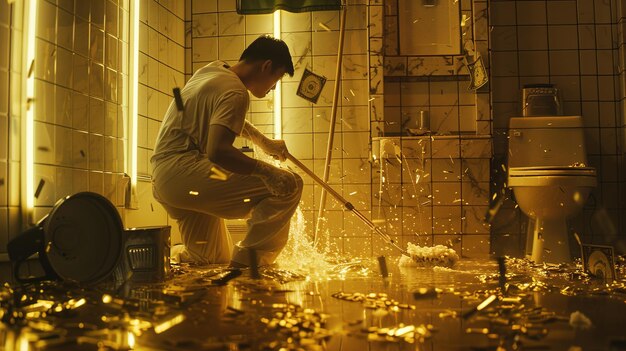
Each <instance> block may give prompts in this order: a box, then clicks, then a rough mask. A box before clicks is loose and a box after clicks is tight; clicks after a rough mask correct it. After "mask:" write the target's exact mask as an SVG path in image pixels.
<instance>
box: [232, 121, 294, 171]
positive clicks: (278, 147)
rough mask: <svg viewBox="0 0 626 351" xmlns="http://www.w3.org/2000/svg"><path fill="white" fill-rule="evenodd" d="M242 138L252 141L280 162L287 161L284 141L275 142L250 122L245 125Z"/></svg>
mask: <svg viewBox="0 0 626 351" xmlns="http://www.w3.org/2000/svg"><path fill="white" fill-rule="evenodd" d="M241 136H243V137H244V138H247V139H250V140H251V141H252V142H253V143H254V144H255V145H257V146H258V147H260V148H261V150H263V151H265V152H266V153H267V154H269V155H271V156H273V157H274V158H275V159H277V160H280V162H284V161H285V160H286V159H287V154H288V151H287V145H285V141H284V140H273V139H270V138H268V137H266V136H265V135H263V133H261V132H260V131H259V130H258V129H256V128H255V127H254V126H253V125H252V123H250V122H248V121H246V123H245V125H244V128H243V131H242V133H241Z"/></svg>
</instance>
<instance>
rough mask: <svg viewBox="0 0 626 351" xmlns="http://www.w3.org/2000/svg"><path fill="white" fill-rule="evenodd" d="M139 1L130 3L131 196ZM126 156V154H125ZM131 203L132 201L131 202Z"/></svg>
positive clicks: (134, 185) (134, 184)
mask: <svg viewBox="0 0 626 351" xmlns="http://www.w3.org/2000/svg"><path fill="white" fill-rule="evenodd" d="M140 1H141V0H133V1H131V3H130V16H131V23H130V38H129V42H130V56H131V60H132V61H131V64H130V68H129V69H130V72H129V77H130V79H129V80H130V83H129V84H130V87H129V88H130V102H129V113H130V116H129V118H130V126H129V135H128V145H129V146H130V162H129V168H130V169H129V170H128V171H127V172H128V173H129V174H130V184H131V196H134V194H136V189H137V128H138V127H137V126H138V111H139V106H138V104H139V97H138V96H139V11H140V8H139V7H140V5H139V4H140ZM127 155H128V153H127ZM131 201H132V200H131Z"/></svg>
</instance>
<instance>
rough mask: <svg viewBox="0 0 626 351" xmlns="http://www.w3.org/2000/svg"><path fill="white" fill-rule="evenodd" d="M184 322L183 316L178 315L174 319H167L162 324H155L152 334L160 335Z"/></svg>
mask: <svg viewBox="0 0 626 351" xmlns="http://www.w3.org/2000/svg"><path fill="white" fill-rule="evenodd" d="M184 320H185V315H184V314H182V313H181V314H178V315H176V316H175V317H174V318H171V319H168V320H166V321H165V322H163V323H160V324H157V325H155V326H154V332H155V333H156V334H161V333H163V332H164V331H166V330H168V329H170V328H171V327H173V326H175V325H177V324H180V323H182V322H183V321H184Z"/></svg>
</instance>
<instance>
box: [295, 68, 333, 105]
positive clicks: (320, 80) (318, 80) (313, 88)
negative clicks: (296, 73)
mask: <svg viewBox="0 0 626 351" xmlns="http://www.w3.org/2000/svg"><path fill="white" fill-rule="evenodd" d="M324 84H326V77H323V76H320V75H317V74H315V73H313V72H311V71H309V69H308V68H305V69H304V73H303V74H302V78H301V79H300V85H298V91H297V93H296V94H298V96H300V97H302V98H304V99H306V100H309V101H310V102H312V103H314V104H316V103H317V100H318V99H319V97H320V95H321V94H322V89H323V88H324Z"/></svg>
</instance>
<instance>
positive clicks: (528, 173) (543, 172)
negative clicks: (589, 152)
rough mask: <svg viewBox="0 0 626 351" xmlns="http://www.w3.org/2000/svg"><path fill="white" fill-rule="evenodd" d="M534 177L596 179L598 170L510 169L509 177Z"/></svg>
mask: <svg viewBox="0 0 626 351" xmlns="http://www.w3.org/2000/svg"><path fill="white" fill-rule="evenodd" d="M532 176H578V177H581V176H586V177H595V176H596V169H595V168H593V167H569V166H543V167H511V168H509V177H532Z"/></svg>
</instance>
